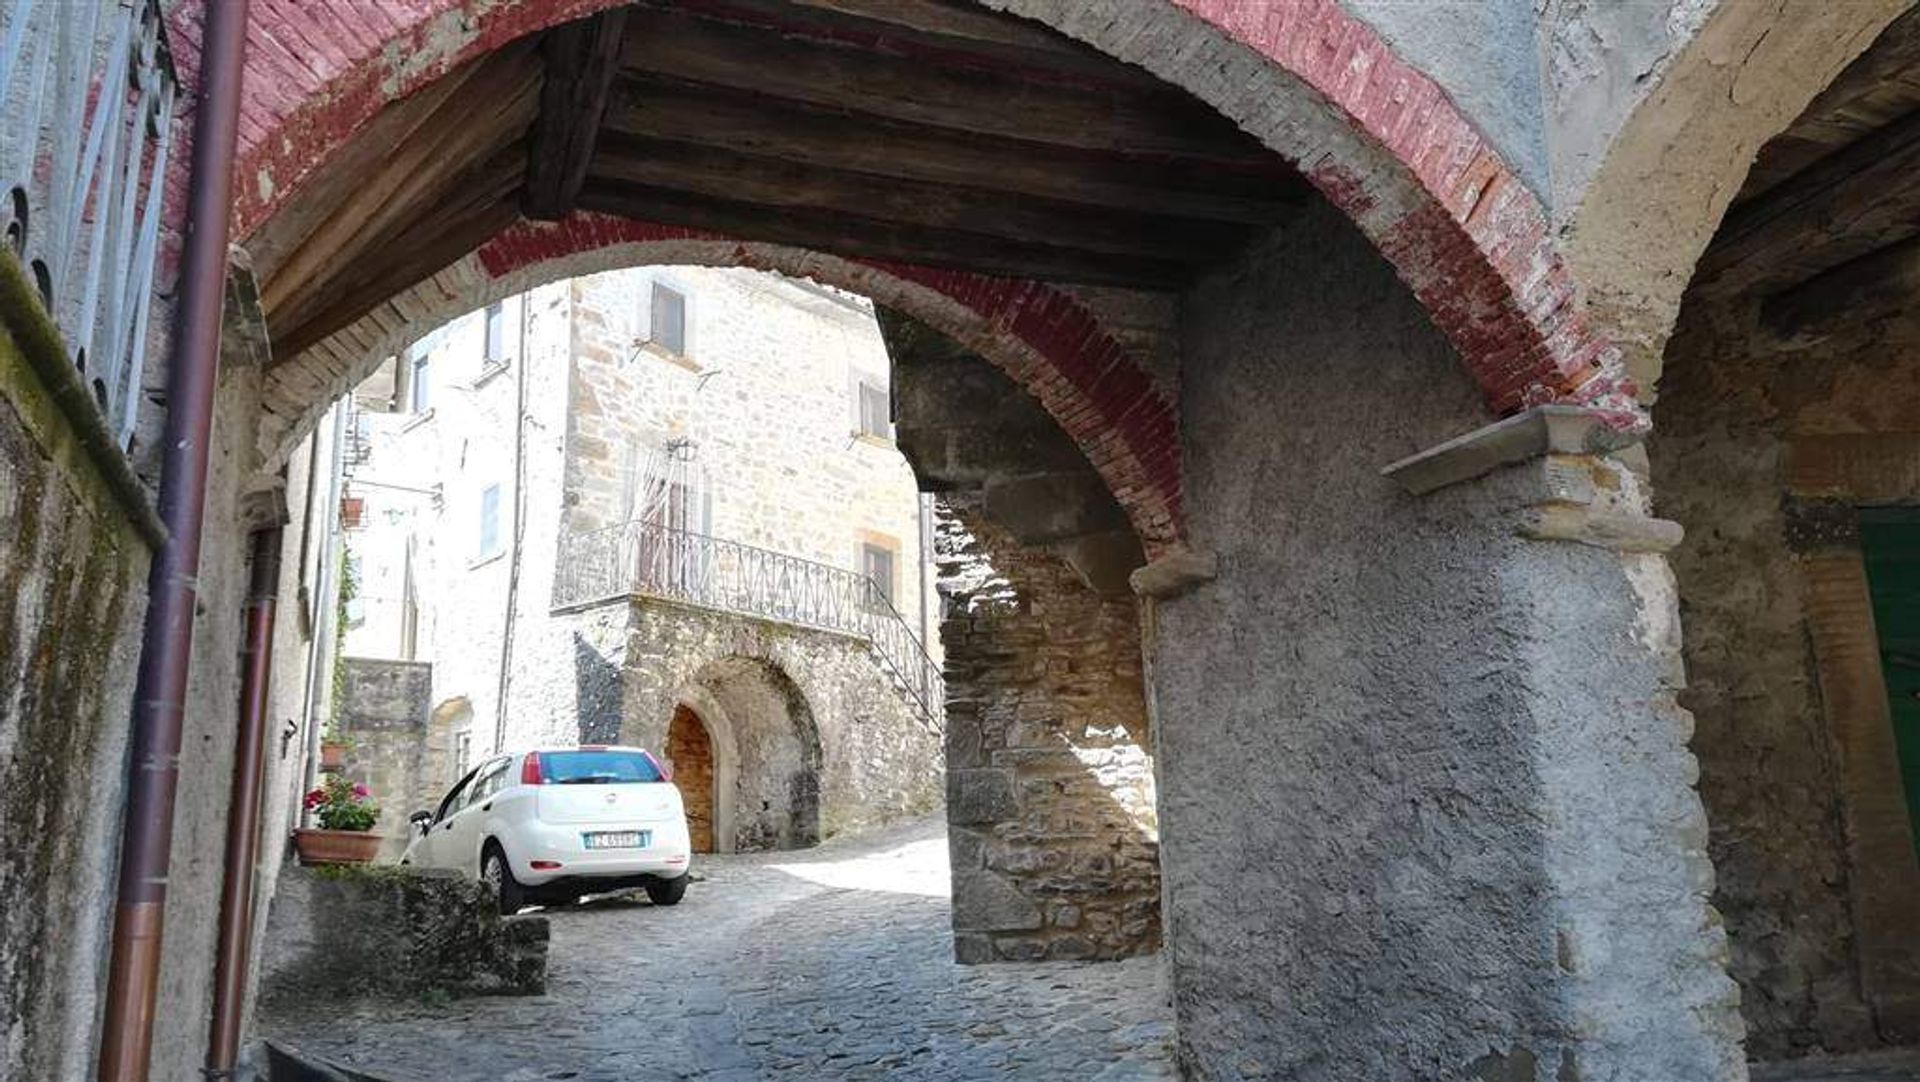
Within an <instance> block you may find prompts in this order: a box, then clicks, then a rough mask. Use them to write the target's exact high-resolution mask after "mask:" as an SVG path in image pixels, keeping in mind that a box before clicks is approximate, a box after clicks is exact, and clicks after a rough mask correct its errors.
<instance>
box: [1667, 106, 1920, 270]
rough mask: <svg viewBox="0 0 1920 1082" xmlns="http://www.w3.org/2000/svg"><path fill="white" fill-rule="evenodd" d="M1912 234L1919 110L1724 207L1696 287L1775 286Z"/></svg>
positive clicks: (1919, 197)
mask: <svg viewBox="0 0 1920 1082" xmlns="http://www.w3.org/2000/svg"><path fill="white" fill-rule="evenodd" d="M1916 231H1920V111H1916V112H1913V113H1909V114H1908V115H1906V116H1905V117H1903V118H1901V119H1900V120H1898V121H1895V122H1894V123H1892V124H1889V125H1887V126H1886V127H1883V128H1881V129H1879V130H1878V131H1875V132H1874V133H1872V134H1871V135H1868V136H1867V137H1866V138H1864V139H1861V140H1859V141H1857V142H1854V143H1852V144H1850V145H1848V146H1846V147H1845V148H1843V149H1841V150H1839V151H1836V152H1834V153H1833V154H1830V155H1828V156H1827V157H1825V158H1822V159H1820V160H1819V161H1818V162H1816V163H1814V165H1812V166H1811V167H1809V168H1807V169H1803V170H1801V171H1800V172H1799V173H1797V174H1795V175H1794V176H1793V177H1791V178H1789V179H1788V180H1786V181H1783V182H1781V183H1779V184H1777V185H1775V186H1774V187H1773V188H1772V189H1771V190H1769V191H1768V192H1767V193H1766V194H1765V195H1762V196H1760V197H1759V198H1756V199H1753V200H1751V201H1749V202H1747V203H1744V204H1742V205H1741V206H1739V207H1737V208H1735V209H1734V210H1733V211H1731V212H1730V213H1728V215H1727V217H1726V220H1725V221H1723V222H1722V223H1721V224H1720V230H1719V232H1718V233H1716V234H1715V235H1714V239H1713V243H1712V245H1711V246H1709V247H1708V249H1707V251H1706V253H1705V254H1704V255H1702V256H1701V258H1700V265H1699V268H1698V270H1697V271H1696V272H1695V276H1694V279H1695V284H1696V286H1698V287H1699V288H1701V289H1702V290H1703V291H1705V292H1707V293H1709V294H1710V295H1713V296H1729V295H1731V294H1734V293H1737V292H1741V291H1744V290H1748V289H1754V288H1758V289H1761V290H1763V291H1765V292H1775V291H1778V290H1780V289H1782V288H1785V287H1787V286H1791V285H1792V284H1794V283H1796V282H1802V281H1805V280H1807V279H1808V278H1811V277H1813V276H1814V275H1816V274H1818V273H1820V272H1821V271H1824V270H1826V269H1828V268H1830V267H1834V266H1837V265H1839V264H1841V263H1844V262H1846V261H1848V260H1850V259H1853V258H1856V257H1858V256H1860V255H1863V254H1865V253H1867V252H1871V251H1873V250H1875V249H1878V248H1882V247H1885V246H1886V245H1887V244H1890V243H1892V242H1893V241H1896V240H1900V239H1902V238H1904V237H1908V236H1912V235H1913V234H1914V233H1915V232H1916Z"/></svg>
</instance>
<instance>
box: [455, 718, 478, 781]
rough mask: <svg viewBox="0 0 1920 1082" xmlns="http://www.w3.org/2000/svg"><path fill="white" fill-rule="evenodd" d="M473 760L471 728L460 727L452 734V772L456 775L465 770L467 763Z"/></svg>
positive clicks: (463, 772)
mask: <svg viewBox="0 0 1920 1082" xmlns="http://www.w3.org/2000/svg"><path fill="white" fill-rule="evenodd" d="M472 761H473V730H471V729H462V730H461V731H459V732H457V733H455V734H453V773H454V776H455V777H458V776H460V775H462V774H465V773H466V772H467V764H468V763H470V762H472Z"/></svg>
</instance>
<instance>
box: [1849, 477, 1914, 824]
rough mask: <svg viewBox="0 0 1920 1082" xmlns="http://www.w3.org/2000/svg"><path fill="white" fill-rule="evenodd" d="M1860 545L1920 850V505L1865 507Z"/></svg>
mask: <svg viewBox="0 0 1920 1082" xmlns="http://www.w3.org/2000/svg"><path fill="white" fill-rule="evenodd" d="M1860 548H1861V550H1862V552H1863V553H1864V555H1865V556H1866V561H1867V588H1868V590H1869V591H1870V592H1871V593H1872V595H1873V622H1874V627H1875V628H1876V629H1877V630H1878V631H1879V634H1880V664H1881V668H1882V670H1883V671H1884V672H1885V673H1886V677H1887V697H1888V699H1889V700H1890V703H1889V705H1890V706H1891V708H1892V709H1891V713H1892V715H1893V732H1894V739H1895V741H1896V743H1897V744H1898V746H1899V749H1900V778H1901V781H1902V783H1903V784H1904V786H1905V788H1906V791H1907V819H1908V821H1909V822H1910V823H1912V824H1913V836H1914V847H1915V852H1916V854H1920V509H1915V508H1904V507H1903V508H1866V509H1863V510H1862V511H1861V512H1860Z"/></svg>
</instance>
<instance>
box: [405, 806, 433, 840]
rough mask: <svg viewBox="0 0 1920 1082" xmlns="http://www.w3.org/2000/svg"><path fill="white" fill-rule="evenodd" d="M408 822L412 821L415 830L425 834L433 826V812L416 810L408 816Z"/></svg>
mask: <svg viewBox="0 0 1920 1082" xmlns="http://www.w3.org/2000/svg"><path fill="white" fill-rule="evenodd" d="M407 822H409V823H412V824H413V828H414V829H415V830H418V831H419V832H420V833H422V834H425V833H426V832H427V831H428V830H430V829H432V827H433V813H432V812H430V811H417V812H414V813H413V814H412V815H409V816H407Z"/></svg>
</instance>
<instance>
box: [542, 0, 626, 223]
mask: <svg viewBox="0 0 1920 1082" xmlns="http://www.w3.org/2000/svg"><path fill="white" fill-rule="evenodd" d="M627 11H628V9H626V8H624V7H616V8H609V9H607V10H605V11H602V12H601V13H600V14H598V15H595V16H593V17H592V18H589V19H580V20H578V21H575V22H570V23H563V24H561V25H560V26H556V27H554V28H553V29H552V30H549V31H548V32H547V33H546V36H545V37H544V38H543V39H542V41H541V42H540V56H541V59H542V60H543V62H544V63H545V65H546V75H545V78H544V79H543V80H542V81H541V85H540V111H539V113H538V115H537V116H536V117H535V119H534V122H533V128H532V130H531V131H530V132H529V133H528V142H529V143H530V145H531V146H532V151H531V153H530V154H529V155H528V156H527V184H526V190H525V192H524V193H523V194H522V196H521V201H520V206H521V210H522V211H523V212H524V213H525V214H526V216H527V217H529V218H534V219H538V220H542V221H558V220H560V219H561V218H564V217H566V216H567V215H568V214H569V213H571V212H572V211H573V205H574V202H575V201H576V200H578V199H579V197H580V186H581V185H582V184H585V183H586V180H587V166H588V163H590V162H591V161H592V160H593V145H594V142H595V140H596V139H597V138H598V136H599V134H600V118H601V117H602V116H603V115H604V114H605V113H606V111H607V93H608V91H609V90H610V89H611V88H612V86H613V77H614V74H615V73H616V72H617V71H618V70H619V61H620V50H621V47H622V44H623V41H624V39H625V36H626V29H627Z"/></svg>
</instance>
